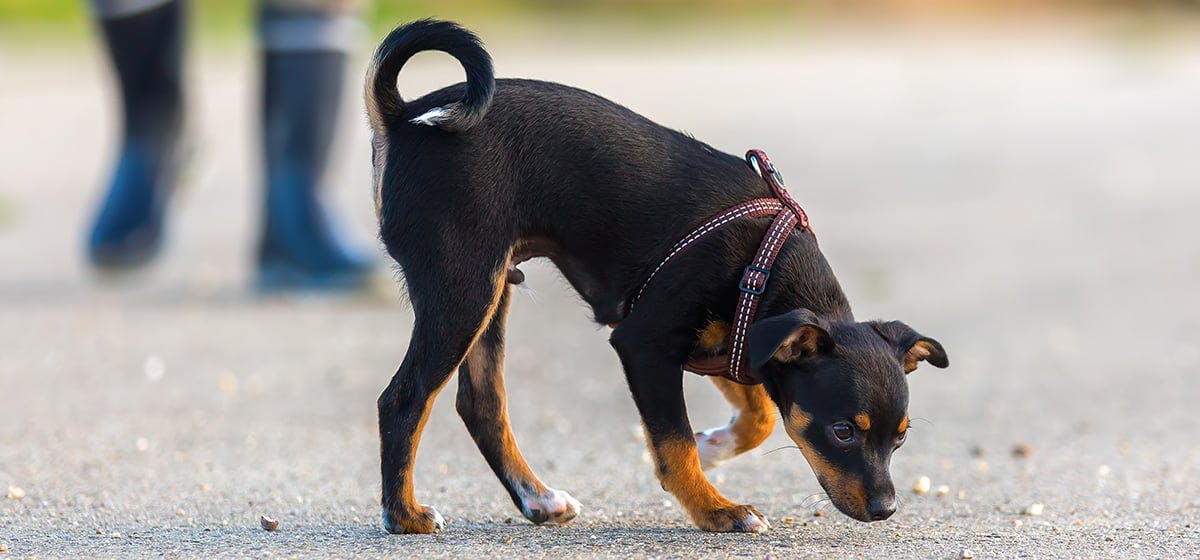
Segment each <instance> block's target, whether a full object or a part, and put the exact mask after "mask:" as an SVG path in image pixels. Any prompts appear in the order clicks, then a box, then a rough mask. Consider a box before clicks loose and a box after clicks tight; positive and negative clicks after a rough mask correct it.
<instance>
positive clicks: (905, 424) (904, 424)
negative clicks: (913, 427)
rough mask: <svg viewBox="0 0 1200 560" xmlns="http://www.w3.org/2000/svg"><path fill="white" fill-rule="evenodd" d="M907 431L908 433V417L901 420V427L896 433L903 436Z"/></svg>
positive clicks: (897, 428)
mask: <svg viewBox="0 0 1200 560" xmlns="http://www.w3.org/2000/svg"><path fill="white" fill-rule="evenodd" d="M907 431H908V417H907V416H905V417H904V418H901V419H900V425H899V426H897V427H896V433H900V434H903V433H904V432H907Z"/></svg>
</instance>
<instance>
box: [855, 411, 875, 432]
mask: <svg viewBox="0 0 1200 560" xmlns="http://www.w3.org/2000/svg"><path fill="white" fill-rule="evenodd" d="M854 423H855V424H856V425H858V429H860V430H862V431H864V432H866V431H870V429H871V417H870V416H867V413H865V412H860V413H858V414H855V415H854Z"/></svg>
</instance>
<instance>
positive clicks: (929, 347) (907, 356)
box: [871, 321, 950, 373]
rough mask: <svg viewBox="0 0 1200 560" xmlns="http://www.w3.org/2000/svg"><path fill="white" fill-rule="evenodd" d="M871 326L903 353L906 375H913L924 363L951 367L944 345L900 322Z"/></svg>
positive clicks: (874, 322) (873, 323) (875, 322)
mask: <svg viewBox="0 0 1200 560" xmlns="http://www.w3.org/2000/svg"><path fill="white" fill-rule="evenodd" d="M871 326H872V327H874V328H875V331H876V332H878V333H879V335H880V336H882V337H883V338H884V340H887V341H888V342H890V343H892V345H893V346H895V347H896V348H897V349H898V350H899V351H900V352H902V353H903V361H904V373H912V371H913V370H915V369H917V364H919V363H920V362H923V361H925V362H929V363H930V365H933V366H934V367H939V368H945V367H949V366H950V358H948V357H946V350H945V349H944V348H942V343H940V342H938V341H936V340H934V339H932V338H929V337H927V336H924V335H922V334H921V333H919V332H917V331H915V330H913V328H912V327H910V326H908V325H905V324H904V323H901V322H900V321H888V322H886V323H881V322H878V321H873V322H872V323H871Z"/></svg>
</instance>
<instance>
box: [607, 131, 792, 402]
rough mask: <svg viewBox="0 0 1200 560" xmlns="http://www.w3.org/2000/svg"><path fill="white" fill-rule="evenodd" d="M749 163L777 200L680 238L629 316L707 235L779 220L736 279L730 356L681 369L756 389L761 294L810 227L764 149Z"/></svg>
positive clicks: (746, 207) (736, 210)
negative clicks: (739, 223)
mask: <svg viewBox="0 0 1200 560" xmlns="http://www.w3.org/2000/svg"><path fill="white" fill-rule="evenodd" d="M746 163H747V164H749V165H750V167H751V168H753V169H754V170H755V171H756V172H757V173H758V174H759V175H760V176H761V177H762V178H763V180H765V181H766V182H767V185H768V186H770V187H771V193H772V194H774V195H775V196H774V198H756V199H753V200H748V201H746V202H743V203H741V204H738V205H736V206H733V207H731V208H728V209H726V210H724V211H722V212H721V213H719V214H717V215H715V216H713V217H711V218H709V219H708V220H707V221H705V222H704V223H703V224H700V225H699V226H698V227H696V229H694V230H692V232H691V233H689V234H688V235H686V236H685V237H684V238H683V239H680V240H679V242H678V243H676V244H675V246H673V247H672V248H671V250H670V251H668V252H667V255H666V256H665V257H663V259H662V260H661V261H659V263H658V266H656V267H654V270H652V271H651V272H650V275H649V277H647V278H646V281H645V282H643V283H642V286H641V288H639V289H638V291H637V293H636V294H634V295H633V297H632V298H630V301H629V307H628V310H627V312H626V314H629V313H632V312H633V308H634V305H636V304H637V301H638V300H639V299H640V298H641V297H642V293H643V292H645V291H646V287H647V286H649V285H650V281H651V280H653V279H654V276H655V275H657V274H658V272H659V271H660V270H662V268H663V267H664V266H666V264H667V263H668V262H670V261H671V259H673V258H675V256H677V255H678V254H680V253H681V252H683V251H684V250H686V249H687V248H688V247H690V246H692V245H694V244H695V243H696V242H698V241H700V240H701V239H703V238H704V237H705V236H706V235H708V234H710V233H712V232H714V231H716V230H718V229H720V228H721V227H723V226H725V225H727V224H729V223H731V222H733V221H734V220H737V219H740V218H747V217H750V218H753V217H760V216H772V215H773V216H775V219H773V220H772V221H771V226H770V227H769V228H768V229H767V233H766V235H764V236H763V240H762V243H761V244H759V246H758V251H757V252H756V253H755V255H754V259H753V260H752V261H751V262H750V264H749V265H747V266H746V268H745V269H744V270H743V271H742V278H741V280H740V281H738V291H739V292H740V294H739V296H738V301H737V307H735V308H734V319H733V330H732V331H731V332H730V334H729V340H728V342H727V344H726V347H727V355H726V356H708V357H701V358H693V359H690V360H688V362H687V363H685V364H684V365H683V367H684V369H686V370H687V371H690V372H693V373H698V374H700V375H715V376H718V377H724V378H726V379H729V380H731V381H734V382H737V383H741V384H744V385H754V384H757V383H762V379H761V378H759V377H758V375H757V372H755V371H753V369H752V368H750V365H749V363H748V362H749V360H748V358H747V355H746V337H747V334H748V333H749V330H750V325H751V324H752V323H753V322H754V316H755V313H756V312H757V311H758V305H759V302H760V300H761V299H762V294H763V292H765V291H766V288H767V280H769V279H770V277H771V267H772V266H774V265H775V259H776V258H777V257H779V252H780V251H781V250H782V249H783V244H784V241H786V240H787V238H788V236H789V235H790V234H791V233H792V230H794V229H796V227H797V226H799V227H800V228H801V229H810V228H809V225H808V215H807V214H806V213H805V212H804V209H803V208H801V207H800V205H799V204H798V203H796V201H795V199H793V198H792V197H791V195H790V194H788V192H787V189H786V188H784V186H783V177H782V176H781V175H780V174H779V172H778V171H776V170H775V166H774V165H772V164H771V160H770V159H769V158H768V157H767V154H765V153H763V151H762V150H750V151H748V152H746ZM810 231H811V230H810Z"/></svg>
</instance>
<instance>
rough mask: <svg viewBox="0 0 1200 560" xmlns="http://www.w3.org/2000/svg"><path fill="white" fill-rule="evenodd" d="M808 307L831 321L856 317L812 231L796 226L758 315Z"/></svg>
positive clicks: (776, 265)
mask: <svg viewBox="0 0 1200 560" xmlns="http://www.w3.org/2000/svg"><path fill="white" fill-rule="evenodd" d="M801 308H803V309H808V310H809V311H812V312H813V313H815V314H817V315H818V316H820V317H822V318H824V319H827V320H831V321H853V320H854V313H853V312H852V311H851V309H850V302H849V301H847V300H846V295H845V293H843V292H842V286H841V284H839V283H838V280H837V277H836V276H834V274H833V269H832V268H830V266H829V262H828V261H826V260H825V256H824V255H823V254H821V250H820V248H819V247H818V246H817V241H816V238H815V237H814V236H813V234H812V232H810V231H800V230H796V231H795V232H793V233H792V235H791V237H790V238H789V239H788V242H787V243H786V244H785V245H784V248H783V250H782V251H781V252H780V254H779V258H778V259H777V260H776V261H775V266H774V267H773V269H772V270H771V279H770V281H769V282H768V283H767V289H766V292H765V293H763V300H762V304H761V305H760V306H759V309H758V313H757V319H763V318H766V317H770V316H773V315H778V314H780V313H785V312H787V311H791V310H793V309H801Z"/></svg>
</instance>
